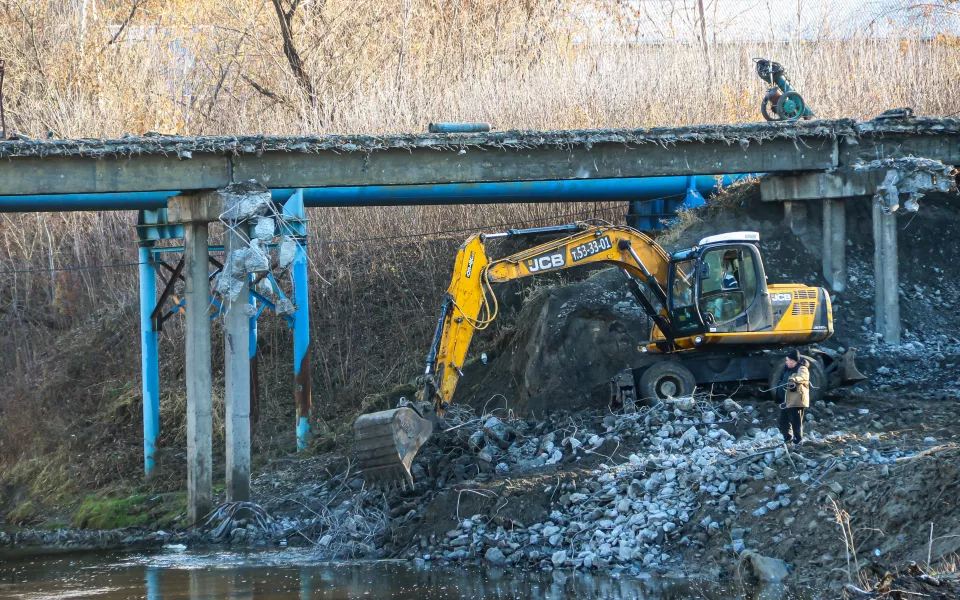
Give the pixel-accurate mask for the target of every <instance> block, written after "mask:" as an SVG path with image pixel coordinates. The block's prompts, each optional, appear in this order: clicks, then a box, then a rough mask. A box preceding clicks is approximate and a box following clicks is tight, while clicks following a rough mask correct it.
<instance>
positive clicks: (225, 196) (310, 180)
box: [0, 118, 960, 522]
mask: <svg viewBox="0 0 960 600" xmlns="http://www.w3.org/2000/svg"><path fill="white" fill-rule="evenodd" d="M0 159H2V160H0V211H43V210H98V209H103V208H105V207H108V208H111V209H140V210H142V211H144V212H142V213H141V221H142V222H141V231H145V232H148V234H149V235H147V236H146V237H143V236H141V239H142V240H143V243H142V246H144V247H148V248H149V247H150V244H152V240H154V239H164V238H171V237H177V238H179V237H181V236H182V238H183V247H182V251H183V255H184V260H183V261H182V264H181V265H178V266H177V268H176V269H175V271H176V272H175V273H174V274H173V275H172V281H174V282H175V281H176V280H177V279H178V278H179V279H181V280H183V281H184V282H185V290H186V291H185V296H186V298H185V300H186V305H187V306H206V305H208V304H209V297H210V296H209V295H210V291H209V279H210V274H209V267H208V265H209V262H210V256H209V250H208V245H207V229H208V223H210V222H214V221H217V220H222V219H223V218H224V215H228V218H229V214H230V212H229V211H231V210H236V207H237V206H238V203H239V202H242V200H243V197H242V196H243V194H242V193H241V194H239V195H238V192H237V191H236V190H237V189H239V188H237V187H236V184H244V183H246V182H249V181H250V180H254V181H256V182H258V183H259V184H261V186H265V187H266V188H270V189H271V190H273V191H274V193H276V191H277V190H285V194H286V195H284V196H283V197H284V198H286V197H288V196H289V197H291V198H293V199H294V202H293V203H290V202H287V206H286V208H285V210H284V215H283V218H282V224H281V227H285V228H286V229H285V231H287V232H288V233H289V234H290V235H291V236H293V237H297V236H302V235H303V234H304V233H305V231H304V230H303V218H304V215H303V198H304V194H303V192H302V191H300V192H295V191H294V190H304V189H306V190H307V191H309V190H310V189H315V188H343V187H345V186H351V187H354V186H355V187H372V186H404V185H413V186H424V185H445V184H466V185H474V184H476V185H485V184H490V183H494V182H546V181H588V180H600V179H602V180H616V179H622V180H624V181H627V180H629V179H635V178H647V177H664V176H694V175H712V174H729V173H758V172H762V173H766V174H767V176H766V177H765V178H764V179H763V181H762V183H761V194H762V197H763V199H764V200H766V201H776V202H782V203H783V205H784V215H785V219H787V221H788V223H789V224H790V225H791V227H792V228H794V229H795V230H798V229H800V228H802V226H803V224H804V222H805V221H806V219H807V212H808V211H807V210H806V206H807V203H809V202H811V201H813V202H822V206H823V210H822V214H823V227H822V230H823V248H822V250H823V272H824V275H825V277H826V279H827V281H828V282H829V283H830V285H831V286H832V287H833V289H834V290H835V291H842V290H843V289H844V287H845V285H846V261H845V246H846V232H845V231H846V230H845V210H844V203H845V202H847V201H851V200H863V199H869V201H870V202H873V206H874V209H873V219H874V242H875V275H876V294H875V306H876V315H877V317H876V320H877V326H878V332H879V333H881V334H882V335H883V336H884V339H885V340H886V341H889V342H894V343H896V342H899V338H900V317H899V293H898V271H897V229H896V218H897V217H896V208H897V206H898V205H899V200H898V198H899V197H903V198H906V201H905V203H904V206H906V207H907V208H908V209H910V208H912V207H911V206H910V202H911V201H913V200H914V197H913V195H915V194H916V193H921V192H922V191H924V190H926V189H945V187H946V186H949V185H950V184H952V183H953V182H952V181H951V180H950V178H951V177H952V175H948V173H949V167H950V166H953V165H958V164H960V119H937V118H886V119H877V120H874V121H869V122H855V121H852V120H847V119H839V120H822V121H810V122H791V123H757V124H745V125H711V126H697V127H676V128H653V129H596V130H576V131H507V132H496V133H472V134H414V135H382V136H369V135H358V136H294V137H268V136H237V137H195V138H186V137H176V136H143V137H126V138H122V139H117V140H99V139H78V140H52V139H51V140H28V139H19V140H10V141H2V142H0ZM918 159H926V160H918ZM231 184H234V186H233V188H232V189H233V191H231V192H224V191H223V190H224V189H225V188H228V186H231ZM898 185H899V186H900V187H897V186H898ZM924 186H926V187H924ZM931 186H932V187H931ZM241 187H242V186H241ZM921 188H923V189H921ZM258 189H259V191H257V190H258ZM891 189H892V191H891ZM264 192H266V190H265V188H264V187H259V188H257V187H256V186H252V187H250V188H249V194H250V195H251V196H256V195H257V194H260V195H262V194H263V193H264ZM878 192H879V193H878ZM337 198H338V200H335V201H330V202H327V203H326V204H325V205H327V206H362V205H367V204H370V203H371V202H370V200H369V199H368V198H364V197H363V196H362V195H357V196H355V197H350V196H344V195H340V196H337ZM563 199H569V198H563ZM589 199H590V198H582V200H589ZM476 201H477V200H476V198H475V197H474V198H466V199H462V200H458V199H457V198H456V196H453V197H445V199H444V200H442V202H449V203H458V202H459V203H472V202H476ZM503 201H511V202H516V201H518V198H517V197H516V196H511V197H508V198H507V199H505V200H503ZM381 203H382V202H381ZM390 203H393V204H404V203H407V204H417V203H421V202H418V201H417V200H416V199H415V198H412V199H411V198H407V199H404V198H403V197H402V196H401V197H399V199H396V200H394V201H393V202H390ZM164 208H166V210H165V211H163V209H164ZM288 209H289V210H288ZM144 214H147V215H148V216H149V215H152V216H151V217H150V218H145V217H144V216H143V215H144ZM144 221H146V222H144ZM237 222H239V220H237ZM170 228H173V229H174V233H172V234H169V229H170ZM158 232H168V233H164V234H161V233H158ZM151 236H153V237H151ZM229 237H230V239H229V242H228V247H240V246H241V245H242V244H243V243H244V239H243V236H242V235H241V234H240V232H238V231H235V232H234V233H233V234H232V235H231V236H229ZM301 250H302V249H301ZM141 257H142V259H144V260H145V261H149V262H152V261H154V259H155V255H154V253H153V251H152V250H151V251H148V252H146V253H144V252H143V247H142V248H141ZM305 273H306V270H305V267H304V268H303V275H302V277H303V279H304V285H303V286H301V291H303V288H304V287H305ZM152 282H153V280H149V282H148V283H147V284H143V283H142V291H145V293H146V294H147V295H148V296H150V295H152V294H155V289H154V287H153V286H155V283H152ZM148 288H149V289H148ZM165 295H166V292H165ZM304 297H305V295H304ZM151 298H152V296H151ZM154 301H155V299H151V302H154ZM243 302H244V303H246V302H247V299H246V298H243ZM158 309H159V306H157V307H156V308H155V309H153V310H154V312H155V313H156V310H158ZM226 314H227V318H226V320H225V327H226V328H227V338H228V339H230V340H246V339H248V338H249V336H250V328H251V322H250V320H248V318H247V317H246V316H244V314H243V313H241V311H232V313H231V312H230V311H227V313H226ZM231 314H232V316H231ZM186 315H187V318H186V354H187V360H186V369H187V373H186V377H187V397H188V398H187V399H188V508H189V515H188V517H189V520H190V522H196V521H197V520H199V519H200V517H202V516H203V515H204V514H205V513H206V512H207V511H208V510H209V509H210V508H211V503H212V475H211V471H212V458H211V457H212V448H211V445H212V441H211V440H212V421H211V410H212V405H211V390H210V387H211V374H210V364H211V348H210V321H209V318H208V315H207V314H206V313H204V312H201V311H190V310H188V311H187V312H186ZM241 317H243V318H241ZM302 317H303V318H302V319H301V320H300V326H301V327H304V326H305V321H306V319H307V318H308V312H307V311H306V309H305V307H304V308H303V315H302ZM253 323H255V321H253ZM161 324H162V321H161ZM154 325H155V320H151V319H147V320H145V322H144V323H143V327H144V329H145V332H146V333H147V334H149V333H151V332H153V335H154V338H153V339H154V345H155V331H153V330H152V329H151V327H153V326H154ZM145 339H148V338H145ZM146 348H147V346H146V345H145V352H146ZM154 348H155V346H154ZM303 351H304V352H305V351H306V349H304V350H303ZM225 352H226V354H227V371H226V372H227V411H228V415H227V437H228V440H227V478H228V482H227V484H228V485H227V496H228V499H230V500H242V499H246V497H247V496H248V494H249V413H250V386H249V385H248V384H244V381H248V380H249V372H250V371H249V370H250V355H249V354H248V353H247V352H246V351H239V350H238V349H237V347H235V346H229V347H227V348H225ZM154 358H155V357H154ZM306 363H307V364H309V360H308V359H307V360H306ZM145 365H146V359H145ZM150 377H153V375H152V374H151V373H148V369H147V368H146V366H145V370H144V389H145V395H146V392H147V381H148V379H149V378H150ZM306 379H307V380H309V371H307V373H306ZM306 385H307V391H306V393H307V396H308V397H307V398H306V399H305V401H306V406H309V381H307V382H306ZM154 391H155V390H154ZM300 393H301V395H302V394H303V390H302V388H301V392H300ZM149 403H150V404H151V405H153V404H156V403H158V400H157V399H155V398H154V399H151V400H150V402H149ZM299 406H300V402H298V407H299ZM298 410H299V408H298ZM144 411H145V423H144V426H145V452H146V453H147V454H149V453H150V452H151V451H152V450H151V448H152V443H153V441H152V439H150V438H151V436H153V437H154V438H155V432H152V431H151V432H147V411H148V399H147V398H146V397H145V399H144ZM244 432H246V433H244ZM149 464H150V463H149V462H148V469H149Z"/></svg>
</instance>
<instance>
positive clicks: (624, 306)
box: [456, 269, 650, 416]
mask: <svg viewBox="0 0 960 600" xmlns="http://www.w3.org/2000/svg"><path fill="white" fill-rule="evenodd" d="M649 333H650V327H649V323H648V319H647V317H646V315H645V314H644V313H643V310H642V309H641V308H640V306H639V305H638V304H637V302H636V300H635V299H634V298H633V296H632V295H631V293H630V291H629V289H628V287H627V280H626V277H625V276H624V275H623V273H622V272H620V270H618V269H604V270H602V271H598V272H594V273H593V274H592V275H591V276H590V277H589V278H587V279H586V280H584V281H579V282H575V283H571V284H568V285H563V286H556V287H550V288H538V289H537V290H536V291H534V292H533V294H532V295H531V296H530V298H529V299H528V300H527V301H526V303H525V304H524V305H523V307H522V309H521V310H520V312H519V314H518V315H517V317H516V319H515V322H514V323H513V324H512V326H511V330H510V331H509V332H508V334H507V335H505V336H504V337H503V338H502V339H501V340H500V343H499V344H498V345H497V346H496V347H495V348H494V349H492V350H490V351H488V355H489V356H490V358H491V362H489V363H488V364H486V365H485V364H483V363H482V362H481V361H478V360H476V358H474V361H473V362H472V363H470V364H469V365H468V368H465V369H464V378H463V380H462V381H461V383H460V386H459V388H458V390H457V398H456V401H457V402H458V403H461V404H470V405H472V406H475V407H477V408H478V409H482V408H483V405H484V404H486V403H487V401H489V400H490V399H491V398H495V397H497V396H502V397H503V398H506V399H507V406H508V408H510V409H513V410H514V411H516V412H517V413H518V414H522V415H527V414H530V415H540V416H542V415H543V414H544V413H546V412H548V411H551V410H556V409H558V408H562V409H564V410H579V409H582V408H586V407H588V406H594V407H598V406H603V405H604V403H605V402H607V401H608V396H609V381H610V378H611V377H612V376H613V375H615V374H616V373H618V372H619V371H621V370H623V369H626V368H629V367H630V366H631V362H632V361H633V360H634V359H636V358H638V357H639V356H640V351H639V348H638V345H639V343H640V342H642V341H643V340H646V339H647V338H648V336H649ZM471 354H474V353H473V352H472V353H471ZM493 404H494V405H500V406H502V405H503V400H502V399H499V398H497V399H496V400H495V402H494V403H493ZM488 408H489V407H488Z"/></svg>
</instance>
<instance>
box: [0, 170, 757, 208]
mask: <svg viewBox="0 0 960 600" xmlns="http://www.w3.org/2000/svg"><path fill="white" fill-rule="evenodd" d="M727 177H741V176H725V178H727ZM690 179H691V178H690V177H686V176H676V177H625V178H619V179H573V180H559V181H507V182H486V183H445V184H435V185H381V186H349V187H328V188H306V189H304V190H303V204H304V206H306V207H327V206H408V205H424V204H433V205H437V204H464V203H470V204H496V203H505V202H571V201H584V200H589V201H598V202H600V201H603V202H612V201H635V200H647V199H653V198H662V197H666V196H673V195H678V194H685V193H686V192H687V190H688V188H689V180H690ZM695 180H696V190H697V191H698V192H699V193H700V194H701V195H703V196H708V195H710V194H711V193H712V190H714V188H716V177H715V176H713V175H703V176H698V177H695ZM731 182H732V180H731ZM178 193H179V192H178V191H164V192H130V193H115V194H53V195H40V196H0V212H62V211H76V210H155V209H158V208H164V207H165V206H166V204H167V199H168V198H169V197H170V196H175V195H177V194H178ZM293 193H294V190H293V189H289V188H284V189H274V190H271V194H272V195H273V198H274V199H275V200H277V201H279V202H284V201H286V200H287V199H288V198H290V197H291V196H292V195H293Z"/></svg>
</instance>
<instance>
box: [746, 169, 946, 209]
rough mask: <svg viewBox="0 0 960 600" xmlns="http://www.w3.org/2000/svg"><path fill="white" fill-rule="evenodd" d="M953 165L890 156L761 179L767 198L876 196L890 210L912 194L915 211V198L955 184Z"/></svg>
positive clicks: (910, 206)
mask: <svg viewBox="0 0 960 600" xmlns="http://www.w3.org/2000/svg"><path fill="white" fill-rule="evenodd" d="M956 175H957V171H956V170H955V169H954V167H953V166H951V165H947V164H944V163H943V162H942V161H939V160H935V159H929V158H914V157H905V158H888V159H881V160H874V161H871V162H869V163H865V162H860V163H857V164H855V165H852V166H851V167H842V168H836V169H831V170H829V171H826V172H823V173H802V174H797V175H777V176H769V177H763V178H761V180H760V196H761V199H762V200H763V201H764V202H792V201H806V200H823V199H844V198H855V197H859V196H874V197H875V198H876V199H878V200H879V201H881V202H882V203H883V204H884V206H886V207H887V208H888V209H889V210H897V208H899V201H898V196H899V195H900V194H910V196H911V198H910V200H909V201H908V202H906V203H905V205H904V208H905V209H907V210H908V211H910V212H916V209H917V208H918V207H919V205H918V204H917V203H916V201H917V200H918V199H919V198H920V197H922V195H923V194H926V193H930V192H942V193H948V192H950V191H952V190H954V189H955V188H956V179H955V178H956Z"/></svg>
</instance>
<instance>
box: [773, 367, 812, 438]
mask: <svg viewBox="0 0 960 600" xmlns="http://www.w3.org/2000/svg"><path fill="white" fill-rule="evenodd" d="M785 362H786V368H785V369H784V370H783V375H781V376H780V382H779V384H778V385H779V388H778V389H777V397H778V398H779V400H780V433H781V434H783V441H784V442H786V443H788V444H789V443H790V442H793V445H794V446H799V445H800V444H802V443H803V413H804V411H805V410H806V409H807V408H809V407H810V368H809V367H808V366H807V360H806V359H805V358H803V357H801V356H800V351H799V350H798V351H795V352H793V353H791V354H790V355H789V356H787V358H786V361H785Z"/></svg>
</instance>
